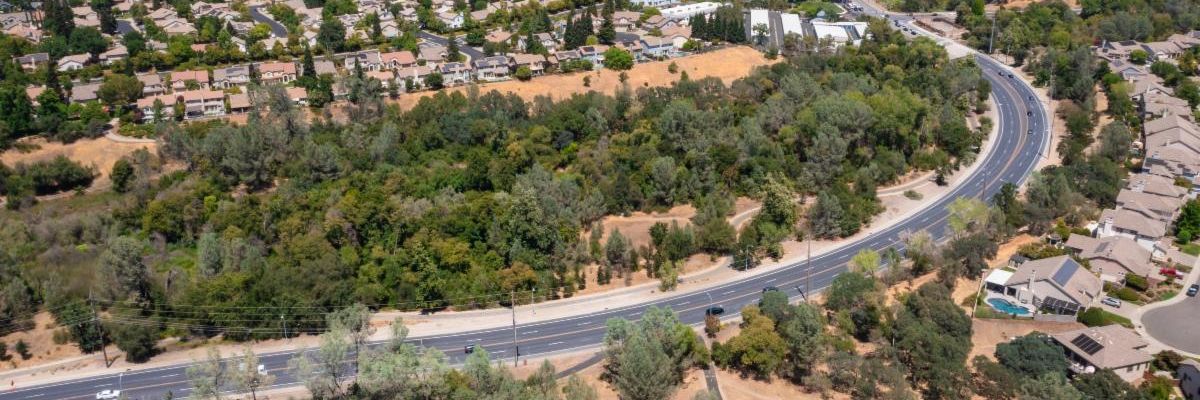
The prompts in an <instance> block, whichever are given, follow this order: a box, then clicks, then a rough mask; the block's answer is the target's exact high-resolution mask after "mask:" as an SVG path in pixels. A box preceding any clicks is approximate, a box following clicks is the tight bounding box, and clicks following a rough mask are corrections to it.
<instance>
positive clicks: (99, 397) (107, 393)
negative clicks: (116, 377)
mask: <svg viewBox="0 0 1200 400" xmlns="http://www.w3.org/2000/svg"><path fill="white" fill-rule="evenodd" d="M120 397H121V391H120V390H112V389H107V390H101V391H100V393H96V400H113V399H117V398H120Z"/></svg>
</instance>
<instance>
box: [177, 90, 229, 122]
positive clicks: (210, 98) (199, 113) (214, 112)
mask: <svg viewBox="0 0 1200 400" xmlns="http://www.w3.org/2000/svg"><path fill="white" fill-rule="evenodd" d="M175 95H176V96H178V97H179V98H182V99H183V106H184V110H185V112H186V113H187V115H186V116H185V117H186V118H200V117H212V116H219V115H225V112H226V110H225V92H220V91H216V90H204V89H201V90H189V91H186V92H183V93H176V94H175Z"/></svg>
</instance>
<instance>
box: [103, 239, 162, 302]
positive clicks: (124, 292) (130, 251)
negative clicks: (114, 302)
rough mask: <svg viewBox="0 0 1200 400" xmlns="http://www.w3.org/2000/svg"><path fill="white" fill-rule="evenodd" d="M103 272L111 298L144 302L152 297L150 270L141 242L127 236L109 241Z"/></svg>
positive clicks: (104, 254)
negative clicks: (135, 299)
mask: <svg viewBox="0 0 1200 400" xmlns="http://www.w3.org/2000/svg"><path fill="white" fill-rule="evenodd" d="M100 271H101V273H102V274H103V276H104V277H105V281H106V282H105V284H103V285H101V287H102V288H107V290H109V291H110V292H111V294H112V298H115V299H125V298H128V297H129V296H130V295H133V296H135V297H137V298H140V299H144V298H147V297H146V296H147V295H149V293H150V270H149V269H148V268H146V263H145V262H144V261H143V260H142V242H141V241H138V240H137V239H134V238H132V237H128V236H118V237H115V238H113V239H112V240H109V242H108V248H107V249H105V250H104V253H101V254H100Z"/></svg>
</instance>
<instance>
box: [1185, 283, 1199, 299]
mask: <svg viewBox="0 0 1200 400" xmlns="http://www.w3.org/2000/svg"><path fill="white" fill-rule="evenodd" d="M1196 292H1200V285H1195V284H1193V285H1192V286H1191V287H1189V288H1188V291H1187V295H1188V297H1196Z"/></svg>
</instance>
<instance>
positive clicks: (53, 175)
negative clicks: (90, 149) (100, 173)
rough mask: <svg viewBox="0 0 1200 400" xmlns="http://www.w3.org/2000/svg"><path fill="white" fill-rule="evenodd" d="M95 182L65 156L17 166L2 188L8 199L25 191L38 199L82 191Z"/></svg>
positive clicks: (89, 173) (88, 172)
mask: <svg viewBox="0 0 1200 400" xmlns="http://www.w3.org/2000/svg"><path fill="white" fill-rule="evenodd" d="M95 178H96V173H95V171H93V170H92V169H91V168H87V167H84V166H82V165H80V164H79V163H77V162H74V161H71V160H70V159H68V158H67V157H66V156H58V157H55V158H54V159H53V160H49V161H38V162H35V163H33V164H28V165H26V164H17V167H16V168H14V171H13V173H12V175H11V176H9V177H8V178H7V182H5V185H3V186H5V187H6V188H7V189H8V190H7V192H8V193H7V194H8V195H9V196H13V195H23V194H26V193H22V192H27V191H32V193H33V194H35V195H39V196H41V195H47V194H54V193H59V192H65V191H68V190H73V189H79V188H86V187H87V186H89V185H91V184H92V180H93V179H95Z"/></svg>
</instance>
